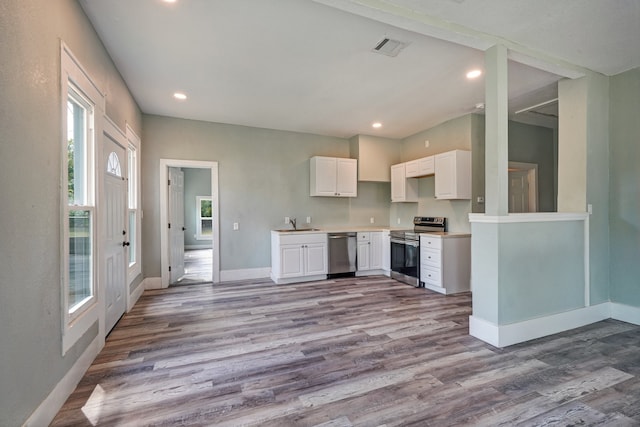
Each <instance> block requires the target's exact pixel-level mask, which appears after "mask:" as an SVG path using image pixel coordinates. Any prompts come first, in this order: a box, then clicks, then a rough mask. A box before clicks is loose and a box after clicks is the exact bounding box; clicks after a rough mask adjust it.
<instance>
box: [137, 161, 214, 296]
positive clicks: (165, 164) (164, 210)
mask: <svg viewBox="0 0 640 427" xmlns="http://www.w3.org/2000/svg"><path fill="white" fill-rule="evenodd" d="M170 167H177V168H201V169H211V201H212V204H213V206H214V208H213V217H214V218H213V224H212V226H213V239H212V241H211V243H212V245H213V251H212V252H213V253H212V257H213V264H212V273H213V274H212V279H213V282H214V283H217V282H219V281H220V249H219V248H220V195H219V193H220V192H219V189H218V162H214V161H200V160H177V159H160V181H159V192H160V230H159V231H160V275H161V276H160V277H161V287H162V288H168V287H169V236H168V234H169V233H168V231H167V230H168V228H167V224H168V223H169V221H168V210H169V209H168V206H169V200H168V194H167V188H166V183H167V181H168V179H169V168H170ZM147 289H149V288H147ZM152 289H154V288H152Z"/></svg>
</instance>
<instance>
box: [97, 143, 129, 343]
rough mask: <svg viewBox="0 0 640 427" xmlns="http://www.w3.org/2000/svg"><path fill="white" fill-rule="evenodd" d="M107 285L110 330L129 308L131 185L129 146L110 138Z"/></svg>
mask: <svg viewBox="0 0 640 427" xmlns="http://www.w3.org/2000/svg"><path fill="white" fill-rule="evenodd" d="M103 150H104V157H103V159H104V161H105V162H106V165H105V169H104V174H105V177H104V206H103V208H102V209H101V212H104V215H105V217H104V224H105V230H104V236H105V239H104V252H103V253H104V259H103V263H104V280H105V283H104V287H105V333H109V331H111V329H113V327H114V326H115V325H116V323H117V322H118V320H119V319H120V317H121V316H122V315H123V314H124V312H125V310H126V308H127V301H126V280H125V278H126V268H127V265H126V263H125V259H126V257H125V255H126V245H127V243H128V241H129V238H128V236H127V233H126V230H125V215H126V195H127V185H126V181H125V178H124V176H123V172H124V171H125V170H126V169H125V163H124V160H125V149H124V147H122V146H120V145H119V144H117V143H116V142H115V141H113V140H112V139H111V138H109V137H107V136H106V137H105V139H104V148H103Z"/></svg>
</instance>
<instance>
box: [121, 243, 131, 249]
mask: <svg viewBox="0 0 640 427" xmlns="http://www.w3.org/2000/svg"><path fill="white" fill-rule="evenodd" d="M130 244H131V242H122V247H123V248H124V247H125V246H129V245H130Z"/></svg>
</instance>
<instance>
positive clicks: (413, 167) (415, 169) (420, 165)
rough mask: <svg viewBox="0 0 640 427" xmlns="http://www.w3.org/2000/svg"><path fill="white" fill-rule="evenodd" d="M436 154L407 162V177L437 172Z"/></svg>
mask: <svg viewBox="0 0 640 427" xmlns="http://www.w3.org/2000/svg"><path fill="white" fill-rule="evenodd" d="M434 164H435V158H434V156H429V157H423V158H421V159H416V160H411V161H410V162H407V163H406V165H407V166H406V177H407V178H417V177H419V176H427V175H433V174H434V173H435V165H434Z"/></svg>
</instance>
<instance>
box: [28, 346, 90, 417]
mask: <svg viewBox="0 0 640 427" xmlns="http://www.w3.org/2000/svg"><path fill="white" fill-rule="evenodd" d="M100 346H101V341H100V337H96V338H94V340H93V341H92V342H91V344H89V346H88V347H87V349H86V350H85V351H84V352H83V353H82V355H81V356H80V357H79V358H78V360H77V361H76V363H74V364H73V366H72V367H71V369H69V370H68V371H67V373H66V374H65V376H64V377H62V379H61V380H60V381H59V382H58V384H56V386H55V387H54V388H53V390H51V393H49V395H48V396H47V397H46V398H45V399H44V400H43V401H42V402H41V403H40V405H38V407H37V408H36V410H35V411H33V413H32V414H31V416H30V417H29V418H28V419H27V421H26V422H25V423H24V424H23V425H24V426H34V427H39V426H48V425H49V424H50V423H51V421H53V419H54V418H55V416H56V415H57V414H58V411H60V408H62V405H64V402H66V400H67V398H69V396H71V393H73V391H74V390H75V389H76V386H77V385H78V383H79V382H80V380H81V379H82V377H83V376H84V374H85V373H86V372H87V369H89V367H90V366H91V363H92V362H93V361H94V360H95V358H96V356H98V353H100Z"/></svg>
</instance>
